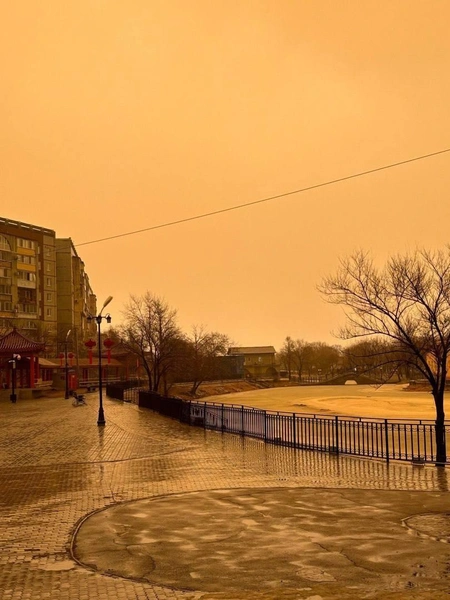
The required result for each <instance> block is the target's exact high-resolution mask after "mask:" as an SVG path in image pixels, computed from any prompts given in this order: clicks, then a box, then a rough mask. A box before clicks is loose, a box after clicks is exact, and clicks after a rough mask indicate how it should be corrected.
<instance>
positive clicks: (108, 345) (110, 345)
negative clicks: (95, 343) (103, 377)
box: [103, 338, 114, 364]
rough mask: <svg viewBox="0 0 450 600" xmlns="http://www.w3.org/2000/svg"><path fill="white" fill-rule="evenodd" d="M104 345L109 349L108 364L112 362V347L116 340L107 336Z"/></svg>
mask: <svg viewBox="0 0 450 600" xmlns="http://www.w3.org/2000/svg"><path fill="white" fill-rule="evenodd" d="M103 345H104V346H105V348H106V349H107V350H108V364H109V363H110V362H111V348H112V347H113V346H114V342H113V341H112V340H110V339H109V338H106V340H105V341H104V342H103Z"/></svg>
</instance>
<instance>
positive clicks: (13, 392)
mask: <svg viewBox="0 0 450 600" xmlns="http://www.w3.org/2000/svg"><path fill="white" fill-rule="evenodd" d="M20 358H21V356H20V354H13V355H12V359H11V360H10V361H8V362H10V363H11V369H12V373H11V394H10V396H9V398H10V400H11V402H12V403H13V404H15V403H16V400H17V395H16V362H17V361H18V360H20Z"/></svg>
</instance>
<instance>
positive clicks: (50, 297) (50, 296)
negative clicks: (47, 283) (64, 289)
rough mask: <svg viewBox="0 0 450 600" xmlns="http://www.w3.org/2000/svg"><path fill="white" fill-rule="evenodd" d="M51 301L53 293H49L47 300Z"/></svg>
mask: <svg viewBox="0 0 450 600" xmlns="http://www.w3.org/2000/svg"><path fill="white" fill-rule="evenodd" d="M51 301H52V294H51V293H47V302H51Z"/></svg>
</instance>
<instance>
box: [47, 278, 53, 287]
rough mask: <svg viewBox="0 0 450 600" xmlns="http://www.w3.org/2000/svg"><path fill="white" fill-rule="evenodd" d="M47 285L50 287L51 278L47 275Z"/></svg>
mask: <svg viewBox="0 0 450 600" xmlns="http://www.w3.org/2000/svg"><path fill="white" fill-rule="evenodd" d="M47 287H52V278H51V277H47Z"/></svg>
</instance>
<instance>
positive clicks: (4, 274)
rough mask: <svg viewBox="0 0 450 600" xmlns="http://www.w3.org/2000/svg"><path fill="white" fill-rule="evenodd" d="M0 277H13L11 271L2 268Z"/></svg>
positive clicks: (0, 268)
mask: <svg viewBox="0 0 450 600" xmlns="http://www.w3.org/2000/svg"><path fill="white" fill-rule="evenodd" d="M0 277H11V269H5V268H4V267H0Z"/></svg>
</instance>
